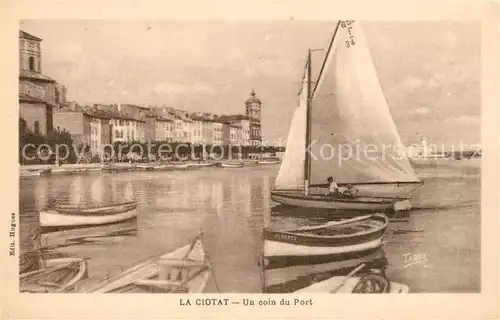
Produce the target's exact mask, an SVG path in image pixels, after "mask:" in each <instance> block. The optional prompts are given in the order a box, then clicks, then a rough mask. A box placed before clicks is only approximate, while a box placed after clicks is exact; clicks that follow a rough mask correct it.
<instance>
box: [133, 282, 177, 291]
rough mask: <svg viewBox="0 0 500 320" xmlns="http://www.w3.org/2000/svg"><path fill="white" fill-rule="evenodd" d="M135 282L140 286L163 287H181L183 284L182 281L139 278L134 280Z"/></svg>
mask: <svg viewBox="0 0 500 320" xmlns="http://www.w3.org/2000/svg"><path fill="white" fill-rule="evenodd" d="M134 284H136V285H139V286H151V287H157V288H161V289H166V288H171V287H179V286H181V285H182V282H181V281H169V280H137V281H134Z"/></svg>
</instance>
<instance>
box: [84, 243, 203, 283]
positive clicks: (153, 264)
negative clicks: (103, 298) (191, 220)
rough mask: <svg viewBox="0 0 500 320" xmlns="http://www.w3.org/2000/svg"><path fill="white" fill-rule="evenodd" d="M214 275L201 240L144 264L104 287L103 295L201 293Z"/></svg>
mask: <svg viewBox="0 0 500 320" xmlns="http://www.w3.org/2000/svg"><path fill="white" fill-rule="evenodd" d="M210 274H211V268H210V265H209V263H208V261H207V259H206V258H205V251H204V250H203V245H202V242H201V236H198V237H196V238H195V239H194V240H193V242H192V243H191V244H188V245H186V246H183V247H181V248H179V249H177V250H175V251H172V252H170V253H167V254H164V255H162V256H161V257H160V258H158V259H156V260H154V261H153V260H148V261H146V262H143V263H140V264H138V265H136V266H134V267H132V268H130V269H128V270H127V271H125V272H123V273H121V274H119V275H117V276H116V277H113V278H111V279H109V280H106V281H104V282H103V283H101V284H100V285H99V286H98V287H97V288H94V289H93V290H91V292H99V293H201V292H203V290H204V289H205V287H206V285H207V283H208V280H209V277H210Z"/></svg>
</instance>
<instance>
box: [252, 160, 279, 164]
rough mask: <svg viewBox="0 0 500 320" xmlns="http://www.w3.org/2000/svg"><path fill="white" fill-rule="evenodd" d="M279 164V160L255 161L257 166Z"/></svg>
mask: <svg viewBox="0 0 500 320" xmlns="http://www.w3.org/2000/svg"><path fill="white" fill-rule="evenodd" d="M279 163H281V161H280V160H277V159H276V160H259V161H257V164H279Z"/></svg>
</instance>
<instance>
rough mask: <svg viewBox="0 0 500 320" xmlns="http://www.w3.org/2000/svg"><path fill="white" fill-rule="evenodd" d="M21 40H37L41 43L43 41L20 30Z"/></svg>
mask: <svg viewBox="0 0 500 320" xmlns="http://www.w3.org/2000/svg"><path fill="white" fill-rule="evenodd" d="M19 38H24V39H28V40H35V41H39V42H40V41H42V39H40V38H38V37H35V36H34V35H32V34H29V33H27V32H26V31H23V30H19Z"/></svg>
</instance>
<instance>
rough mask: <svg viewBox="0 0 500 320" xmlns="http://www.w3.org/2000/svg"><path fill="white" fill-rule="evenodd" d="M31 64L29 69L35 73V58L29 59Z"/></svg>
mask: <svg viewBox="0 0 500 320" xmlns="http://www.w3.org/2000/svg"><path fill="white" fill-rule="evenodd" d="M28 62H29V68H30V70H31V71H35V58H34V57H29V59H28Z"/></svg>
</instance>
